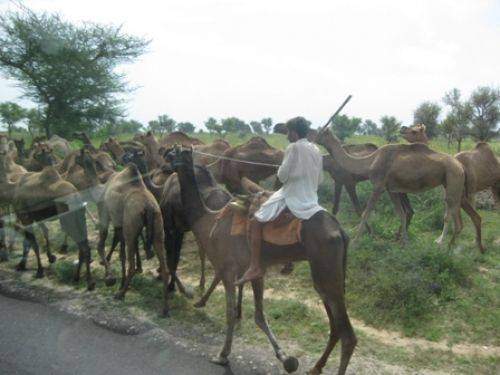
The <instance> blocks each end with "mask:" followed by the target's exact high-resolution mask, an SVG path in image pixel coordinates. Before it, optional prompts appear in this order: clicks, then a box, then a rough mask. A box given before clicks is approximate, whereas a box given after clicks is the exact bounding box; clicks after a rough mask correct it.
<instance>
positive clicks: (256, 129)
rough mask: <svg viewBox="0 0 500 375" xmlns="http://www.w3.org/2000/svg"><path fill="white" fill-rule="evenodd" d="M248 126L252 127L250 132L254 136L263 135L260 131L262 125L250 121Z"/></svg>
mask: <svg viewBox="0 0 500 375" xmlns="http://www.w3.org/2000/svg"><path fill="white" fill-rule="evenodd" d="M250 126H251V127H252V130H253V132H254V133H256V134H263V133H264V131H263V130H262V124H261V123H260V122H258V121H251V122H250Z"/></svg>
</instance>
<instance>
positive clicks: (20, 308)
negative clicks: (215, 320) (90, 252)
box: [0, 295, 250, 375]
mask: <svg viewBox="0 0 500 375" xmlns="http://www.w3.org/2000/svg"><path fill="white" fill-rule="evenodd" d="M0 374H6V375H7V374H8V375H14V374H19V375H34V374H36V375H39V374H51V375H59V374H89V375H90V374H92V375H99V374H106V375H114V374H116V375H126V374H144V375H149V374H162V375H165V374H188V375H190V374H204V375H205V374H206V375H222V374H224V375H231V374H250V372H248V371H246V370H244V369H241V368H232V369H231V368H229V367H220V366H217V365H214V364H211V363H210V362H209V361H207V360H206V359H205V358H202V357H201V356H197V355H195V354H193V353H191V352H189V351H188V350H186V349H183V348H182V347H179V346H176V345H175V344H174V343H172V344H171V345H168V344H167V345H165V343H162V344H156V345H155V344H154V343H152V342H151V340H148V339H146V338H144V337H141V336H128V335H120V334H117V333H114V332H112V331H109V330H106V329H104V328H101V327H98V326H96V325H95V324H93V323H92V322H91V321H88V320H86V319H83V318H75V317H73V316H71V315H69V314H66V313H63V312H60V311H58V310H56V309H55V308H53V307H50V306H46V305H42V304H38V303H33V302H27V301H20V300H15V299H11V298H8V297H4V296H2V295H0Z"/></svg>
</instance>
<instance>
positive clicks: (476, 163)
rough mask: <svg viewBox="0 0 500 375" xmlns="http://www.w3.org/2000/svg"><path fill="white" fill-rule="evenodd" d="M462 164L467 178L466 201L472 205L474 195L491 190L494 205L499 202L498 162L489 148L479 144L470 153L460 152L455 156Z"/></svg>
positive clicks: (499, 175) (499, 162) (499, 178)
mask: <svg viewBox="0 0 500 375" xmlns="http://www.w3.org/2000/svg"><path fill="white" fill-rule="evenodd" d="M455 158H457V159H458V161H459V162H460V163H462V165H463V167H464V170H465V175H466V176H467V189H466V194H467V199H468V200H469V202H470V203H471V204H473V205H474V195H475V193H477V192H479V191H482V190H485V189H491V191H492V193H493V196H494V198H495V201H496V203H498V202H500V160H499V159H498V158H497V157H496V156H495V154H494V153H493V150H492V149H491V147H490V146H489V145H488V144H487V143H485V142H479V143H477V144H476V147H474V149H473V150H471V151H462V152H459V153H458V154H456V155H455Z"/></svg>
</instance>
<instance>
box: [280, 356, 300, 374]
mask: <svg viewBox="0 0 500 375" xmlns="http://www.w3.org/2000/svg"><path fill="white" fill-rule="evenodd" d="M283 368H284V369H285V371H286V372H288V373H289V374H290V373H292V372H295V371H297V369H298V368H299V360H298V359H297V358H295V357H287V358H286V359H285V360H284V361H283Z"/></svg>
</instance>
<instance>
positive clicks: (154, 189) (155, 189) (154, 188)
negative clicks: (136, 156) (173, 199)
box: [136, 161, 163, 202]
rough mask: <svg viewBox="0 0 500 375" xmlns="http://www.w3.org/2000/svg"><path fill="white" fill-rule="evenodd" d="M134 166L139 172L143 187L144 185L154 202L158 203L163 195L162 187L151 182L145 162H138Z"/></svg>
mask: <svg viewBox="0 0 500 375" xmlns="http://www.w3.org/2000/svg"><path fill="white" fill-rule="evenodd" d="M136 165H137V169H139V172H140V173H141V175H142V180H143V181H144V185H146V187H147V188H148V190H149V191H150V192H151V193H152V194H153V195H154V196H155V198H156V200H157V201H158V202H159V201H160V198H161V195H162V193H163V186H158V185H156V184H155V183H154V182H153V180H151V174H150V173H149V169H148V167H147V165H146V163H145V162H143V161H140V162H138V163H137V164H136Z"/></svg>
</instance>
